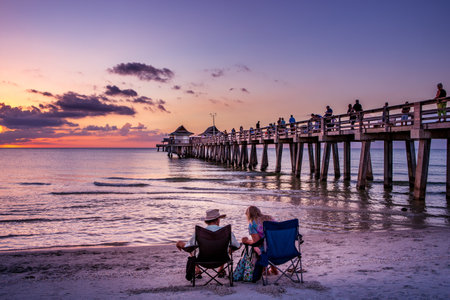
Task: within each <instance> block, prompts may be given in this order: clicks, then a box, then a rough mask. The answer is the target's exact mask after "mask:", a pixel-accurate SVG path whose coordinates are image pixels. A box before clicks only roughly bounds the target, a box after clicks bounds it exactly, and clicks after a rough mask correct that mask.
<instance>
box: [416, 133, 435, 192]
mask: <svg viewBox="0 0 450 300" xmlns="http://www.w3.org/2000/svg"><path fill="white" fill-rule="evenodd" d="M430 146H431V139H423V140H419V152H418V154H417V166H416V178H415V182H414V199H417V200H423V199H425V192H426V188H427V179H428V165H429V163H430Z"/></svg>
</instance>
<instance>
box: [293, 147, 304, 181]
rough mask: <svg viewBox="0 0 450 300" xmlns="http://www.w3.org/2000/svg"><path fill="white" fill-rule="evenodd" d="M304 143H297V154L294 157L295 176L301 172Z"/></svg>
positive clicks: (298, 175)
mask: <svg viewBox="0 0 450 300" xmlns="http://www.w3.org/2000/svg"><path fill="white" fill-rule="evenodd" d="M304 145H305V144H304V143H298V145H297V156H296V158H295V176H297V177H300V175H301V172H302V161H303V148H304Z"/></svg>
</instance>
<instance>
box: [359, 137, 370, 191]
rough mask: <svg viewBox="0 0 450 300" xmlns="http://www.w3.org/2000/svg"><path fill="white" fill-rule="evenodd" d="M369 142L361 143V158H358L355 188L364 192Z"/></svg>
mask: <svg viewBox="0 0 450 300" xmlns="http://www.w3.org/2000/svg"><path fill="white" fill-rule="evenodd" d="M369 158H370V141H362V142H361V156H360V158H359V170H358V183H357V184H356V188H357V189H359V190H364V189H365V188H366V183H367V169H368V168H369Z"/></svg>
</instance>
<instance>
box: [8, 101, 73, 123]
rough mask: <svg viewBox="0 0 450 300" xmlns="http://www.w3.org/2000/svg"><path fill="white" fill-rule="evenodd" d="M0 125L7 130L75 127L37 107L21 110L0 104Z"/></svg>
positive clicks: (50, 112)
mask: <svg viewBox="0 0 450 300" xmlns="http://www.w3.org/2000/svg"><path fill="white" fill-rule="evenodd" d="M0 125H2V126H5V127H7V128H9V129H21V128H42V127H59V126H63V125H68V126H76V124H74V123H71V122H69V121H67V120H65V119H64V118H61V117H60V116H59V114H58V113H57V112H55V111H48V112H45V111H42V110H41V109H39V108H37V107H34V106H33V107H31V108H29V109H23V108H22V107H11V106H9V105H6V104H4V103H0Z"/></svg>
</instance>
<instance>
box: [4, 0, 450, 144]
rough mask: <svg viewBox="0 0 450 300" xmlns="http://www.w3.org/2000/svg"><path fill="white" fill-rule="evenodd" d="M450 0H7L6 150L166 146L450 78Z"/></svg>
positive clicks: (390, 97)
mask: <svg viewBox="0 0 450 300" xmlns="http://www.w3.org/2000/svg"><path fill="white" fill-rule="evenodd" d="M449 11H450V1H447V0H445V1H434V0H428V1H415V0H406V1H400V0H399V1H395V0H390V1H384V0H376V1H370V0H367V1H347V0H339V1H336V0H329V1H325V0H317V1H302V0H298V1H293V0H292V1H289V0H286V1H266V0H258V1H245V0H239V1H235V0H226V1H211V0H207V1H200V0H191V1H184V0H182V1H171V0H164V1H163V0H160V1H153V0H146V1H132V0H130V1H112V0H109V1H99V0H89V1H83V0H80V1H61V0H57V1H47V0H40V1H22V0H1V1H0V147H154V146H155V144H156V143H158V142H160V141H161V139H162V138H163V137H165V136H166V135H167V134H168V133H170V132H172V131H174V130H175V129H176V128H177V127H178V126H179V125H184V126H185V127H186V128H187V129H188V130H189V131H191V132H194V133H196V134H198V133H201V132H203V131H204V130H205V129H206V128H207V127H208V126H211V125H212V122H213V119H212V117H211V114H215V118H214V121H215V123H216V126H217V127H218V128H219V129H220V130H225V129H226V130H228V131H230V130H231V128H233V127H234V128H239V126H241V125H242V126H244V128H249V127H250V126H254V125H255V123H256V122H257V121H258V120H259V121H261V125H262V126H266V125H268V124H269V123H271V122H274V121H276V120H277V119H278V117H284V118H285V119H287V118H289V116H290V115H291V114H293V115H294V116H295V117H296V119H297V120H298V121H299V120H305V119H307V118H308V116H309V115H310V114H311V113H312V112H314V113H323V112H324V111H325V106H326V105H331V107H332V108H333V110H334V113H335V114H340V113H345V112H346V108H347V105H348V104H349V103H354V100H355V99H360V101H361V103H362V105H363V107H364V108H365V109H371V108H378V107H381V106H383V104H384V103H385V102H386V101H389V103H390V104H393V105H394V104H401V103H404V102H405V101H410V102H412V101H419V100H425V99H431V98H433V97H434V95H435V93H436V83H438V82H442V83H443V84H444V88H448V85H450V55H448V49H449V48H450V39H449V38H448V36H449V32H450V18H449Z"/></svg>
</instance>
